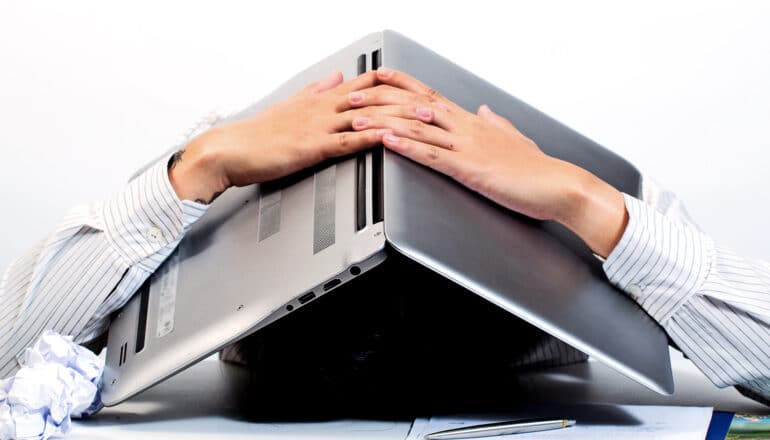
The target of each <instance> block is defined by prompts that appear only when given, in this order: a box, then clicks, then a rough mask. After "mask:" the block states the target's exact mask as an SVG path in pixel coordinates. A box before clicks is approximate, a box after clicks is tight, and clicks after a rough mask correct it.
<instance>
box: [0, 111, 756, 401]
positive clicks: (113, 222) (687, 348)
mask: <svg viewBox="0 0 770 440" xmlns="http://www.w3.org/2000/svg"><path fill="white" fill-rule="evenodd" d="M223 118H224V116H222V115H217V114H212V115H209V116H208V117H206V118H204V119H203V120H201V121H199V123H198V124H196V125H195V126H194V127H193V128H192V129H191V130H190V131H189V132H188V133H186V135H185V136H183V137H182V139H181V140H180V143H179V146H182V145H184V144H185V143H186V142H187V141H189V140H190V139H192V138H193V137H194V136H196V135H197V134H199V133H201V132H203V131H205V130H207V129H208V128H211V127H212V126H213V125H215V124H216V123H218V122H219V121H221V120H222V119H223ZM168 159H169V158H168V157H164V158H162V159H161V160H159V161H158V162H157V163H155V164H154V165H153V166H152V167H151V168H149V169H147V170H145V171H144V172H143V173H142V174H140V175H139V176H138V177H137V178H135V179H134V180H132V181H131V182H130V183H129V184H128V185H127V187H126V188H125V189H124V190H122V191H121V192H118V193H117V194H115V195H114V196H113V197H111V198H110V199H108V200H107V201H105V202H103V203H96V204H93V205H90V206H81V207H76V208H74V209H72V210H71V211H70V212H69V213H68V214H67V216H66V217H65V218H64V219H63V220H62V222H61V223H60V224H59V226H58V227H57V228H56V230H55V231H54V232H53V233H52V234H51V235H50V236H49V237H47V238H46V239H45V240H44V241H43V242H41V243H40V244H39V245H37V246H36V247H34V248H33V249H31V250H30V251H29V252H27V254H25V255H23V256H21V257H20V258H18V259H17V260H15V261H14V262H13V263H11V264H10V266H9V267H8V268H7V269H6V270H5V272H4V274H3V276H2V279H1V280H0V378H2V377H7V376H10V375H11V374H13V373H14V372H15V371H16V369H17V368H18V361H17V359H18V358H19V356H20V355H21V354H22V353H23V351H24V349H25V348H26V347H28V346H30V345H31V344H32V342H33V341H34V340H35V339H36V338H37V337H38V335H40V333H41V332H42V331H43V330H46V329H52V330H54V331H57V332H59V333H61V334H70V335H73V336H74V337H75V341H76V342H80V343H84V342H88V341H90V340H92V339H94V338H96V337H98V336H100V335H102V334H103V333H104V332H105V330H106V329H107V326H108V319H109V318H108V317H109V315H110V314H111V313H112V312H114V311H115V310H118V309H119V308H121V307H122V306H123V305H124V304H125V303H126V302H127V301H128V300H129V299H130V298H131V296H132V295H133V293H134V292H135V291H136V290H137V289H138V288H139V287H140V286H141V285H142V283H143V282H144V281H145V280H146V279H147V278H148V277H149V276H150V275H151V274H152V273H153V272H154V271H155V270H156V269H157V268H158V267H159V266H160V265H161V263H163V261H164V260H165V259H166V258H167V257H168V256H169V255H170V254H171V253H172V252H173V250H174V249H175V248H176V246H177V244H178V243H179V241H180V240H181V239H182V237H183V236H184V234H185V233H186V232H187V231H188V230H189V229H190V227H191V226H192V225H193V223H194V222H195V221H196V220H197V219H199V218H200V217H201V216H202V215H203V214H204V213H205V212H206V208H207V207H206V206H205V205H202V204H199V203H195V202H191V201H188V200H179V198H178V197H177V195H176V193H175V191H174V189H173V187H172V186H171V184H170V182H169V178H168V171H167V163H168ZM624 197H625V203H626V209H627V211H628V214H629V223H628V226H627V227H626V230H625V231H624V233H623V235H622V237H621V239H620V242H619V243H618V245H617V246H616V247H615V249H613V251H612V252H611V254H610V255H609V256H608V257H607V259H606V260H605V262H604V270H605V272H606V274H607V277H608V279H609V280H610V282H612V283H613V284H615V285H616V286H618V287H619V288H620V289H622V290H623V291H625V292H626V293H627V294H629V295H630V296H631V297H632V298H633V299H634V300H636V301H637V302H638V303H639V304H640V305H641V307H643V308H644V309H645V310H646V311H647V312H648V313H649V314H650V316H652V317H653V318H654V319H656V320H657V321H658V322H659V323H660V324H661V325H662V326H663V327H664V328H665V329H666V331H667V332H668V334H669V336H670V338H671V340H672V341H673V342H674V343H675V344H676V345H677V346H678V348H679V349H681V350H682V352H683V353H684V354H685V355H687V356H688V357H689V358H690V359H691V360H692V361H693V362H694V363H695V364H696V365H697V366H698V367H699V368H700V370H701V371H702V372H703V373H704V374H705V375H706V376H707V377H708V378H709V379H711V381H712V382H713V383H714V384H715V385H717V386H719V387H726V386H737V387H738V389H739V390H741V391H742V392H744V394H747V395H749V396H750V397H753V398H756V399H759V400H765V401H766V402H767V400H770V264H768V263H765V262H762V261H756V260H751V259H748V258H742V257H740V256H738V255H736V254H735V253H734V252H732V251H730V250H728V249H726V248H723V247H720V246H717V245H715V244H714V242H713V241H712V240H711V239H710V238H709V237H708V236H707V235H705V234H703V233H702V232H701V231H700V230H699V229H698V227H697V226H696V225H695V224H694V223H693V221H692V220H691V218H690V216H689V215H688V214H687V212H686V211H685V209H684V207H683V205H682V203H681V202H680V201H679V200H678V199H677V198H676V197H675V196H674V195H673V194H672V193H670V192H667V191H663V190H662V189H661V188H660V187H659V186H658V185H657V184H656V183H655V182H653V181H652V180H649V179H646V178H645V179H643V191H642V199H643V200H639V199H637V198H634V197H632V196H629V195H624ZM546 345H548V346H549V348H548V349H543V350H539V351H538V352H539V353H549V352H550V353H551V355H553V354H554V353H556V354H557V355H559V353H563V355H561V356H562V357H565V361H566V362H573V361H575V360H580V359H582V354H581V353H579V352H577V351H576V350H574V349H571V348H570V347H568V346H566V344H563V343H561V342H560V341H557V340H555V339H553V340H552V343H548V342H546ZM543 357H544V358H545V357H548V356H546V355H543ZM551 357H552V356H551ZM537 358H538V356H537V354H536V353H533V354H531V355H529V358H528V360H527V363H534V364H537V363H538V359H537ZM550 364H552V363H550Z"/></svg>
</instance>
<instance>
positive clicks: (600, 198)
mask: <svg viewBox="0 0 770 440" xmlns="http://www.w3.org/2000/svg"><path fill="white" fill-rule="evenodd" d="M377 74H378V77H379V80H380V82H382V83H384V84H386V86H384V87H391V88H395V90H399V91H400V92H399V94H400V95H403V93H404V91H408V92H411V93H413V94H415V95H416V96H421V97H423V99H426V100H428V101H429V102H430V104H429V105H430V108H431V110H432V112H433V117H432V123H425V122H424V121H415V120H408V119H405V118H399V117H393V116H373V117H370V118H369V119H368V121H367V123H366V124H354V127H355V128H357V129H361V130H371V129H381V128H390V129H392V130H393V134H387V135H385V136H383V144H384V145H385V146H386V147H387V148H389V149H391V150H393V151H395V152H397V153H400V154H402V155H404V156H406V157H409V158H410V159H412V160H415V161H417V162H419V163H422V164H423V165H427V166H429V167H431V168H434V169H436V170H437V171H440V172H442V173H444V174H447V175H448V176H450V177H452V178H454V179H455V180H457V181H459V182H460V183H462V184H463V185H465V186H467V187H469V188H470V189H472V190H474V191H477V192H479V193H481V194H482V195H484V196H486V197H488V198H490V199H492V200H494V201H495V202H497V203H499V204H501V205H503V206H505V207H507V208H509V209H511V210H514V211H517V212H519V213H522V214H524V215H527V216H530V217H534V218H537V219H541V220H554V221H557V222H559V223H561V224H563V225H564V226H566V227H567V228H569V229H571V230H572V231H573V232H575V233H576V234H577V235H578V236H580V237H581V238H582V239H583V241H585V242H586V244H588V246H589V247H591V249H593V250H594V252H596V253H597V254H599V255H602V256H606V255H608V254H609V252H610V251H611V250H612V249H613V248H614V246H615V244H616V243H617V241H618V240H619V239H620V236H621V235H622V232H623V230H624V229H625V225H626V222H627V215H626V210H625V204H624V199H623V195H622V194H621V193H620V192H619V191H618V190H616V189H615V188H613V187H612V186H611V185H609V184H607V183H606V182H604V181H602V180H601V179H599V178H598V177H596V176H594V175H593V174H591V173H589V172H588V171H586V170H584V169H582V168H580V167H578V166H576V165H573V164H571V163H569V162H565V161H562V160H559V159H557V158H555V157H552V156H549V155H547V154H545V153H544V152H543V151H542V150H541V149H540V148H539V147H538V146H537V145H536V144H535V142H533V141H532V140H531V139H529V138H528V137H527V136H525V135H524V134H523V133H521V132H520V131H519V130H518V129H516V127H515V126H514V125H513V124H512V123H511V122H510V121H508V120H507V119H505V118H503V117H502V116H499V115H497V114H495V113H493V112H492V110H490V109H489V107H487V106H485V105H484V106H481V107H480V108H479V109H478V112H477V113H471V112H469V111H466V110H465V109H463V108H462V107H460V106H459V105H457V104H455V103H453V102H451V101H450V100H448V99H446V98H445V97H443V96H441V95H440V94H439V93H438V92H436V90H434V89H431V88H430V87H429V86H427V85H425V84H423V83H421V82H420V81H418V80H417V79H415V78H413V77H411V76H409V75H407V74H405V73H403V72H397V71H393V70H390V69H384V68H380V69H379V70H378V71H377ZM380 87H383V86H380ZM382 90H383V91H385V90H389V89H387V88H384V89H382ZM390 95H393V94H392V93H391V94H390ZM399 99H401V100H404V99H413V98H412V97H408V98H403V97H401V98H399ZM396 102H397V101H395V100H393V99H392V98H389V97H388V96H385V94H384V93H370V94H369V95H368V96H367V99H366V100H364V101H363V102H361V103H360V105H383V104H394V103H396ZM369 108H372V107H369Z"/></svg>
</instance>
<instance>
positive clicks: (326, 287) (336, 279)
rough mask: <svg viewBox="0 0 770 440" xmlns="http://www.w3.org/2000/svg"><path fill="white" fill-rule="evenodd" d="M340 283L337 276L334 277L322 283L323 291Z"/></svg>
mask: <svg viewBox="0 0 770 440" xmlns="http://www.w3.org/2000/svg"><path fill="white" fill-rule="evenodd" d="M341 283H342V281H340V279H339V278H335V279H333V280H331V281H329V282H328V283H326V284H324V292H325V291H327V290H329V289H334V288H335V287H337V286H339V285H340V284H341Z"/></svg>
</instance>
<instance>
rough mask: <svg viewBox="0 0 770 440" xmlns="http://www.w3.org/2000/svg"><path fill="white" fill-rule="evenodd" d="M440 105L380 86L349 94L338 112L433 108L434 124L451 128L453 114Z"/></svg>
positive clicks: (406, 92) (390, 87)
mask: <svg viewBox="0 0 770 440" xmlns="http://www.w3.org/2000/svg"><path fill="white" fill-rule="evenodd" d="M440 104H441V103H432V102H431V101H430V100H429V99H427V98H426V97H424V96H421V95H418V94H416V93H413V92H410V91H407V90H403V89H399V88H396V87H392V86H388V85H379V86H376V87H371V88H368V89H363V90H357V91H354V92H351V93H349V94H348V96H347V101H346V102H344V103H342V104H341V105H340V106H339V107H338V109H337V110H338V111H340V112H343V111H347V110H350V109H351V108H361V107H370V106H383V105H411V106H414V107H415V108H418V107H419V108H431V109H432V110H433V123H434V124H436V125H438V126H440V127H443V128H447V129H448V128H451V126H452V117H451V113H450V111H449V109H448V107H447V106H446V105H440Z"/></svg>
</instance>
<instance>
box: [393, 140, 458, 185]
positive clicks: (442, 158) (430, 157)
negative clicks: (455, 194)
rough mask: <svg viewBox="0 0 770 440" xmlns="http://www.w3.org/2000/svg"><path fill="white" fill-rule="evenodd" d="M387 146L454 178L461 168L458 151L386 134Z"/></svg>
mask: <svg viewBox="0 0 770 440" xmlns="http://www.w3.org/2000/svg"><path fill="white" fill-rule="evenodd" d="M382 143H383V145H385V147H387V148H389V149H391V150H393V151H395V152H396V153H399V154H401V155H403V156H405V157H408V158H409V159H412V160H413V161H415V162H417V163H421V164H423V165H425V166H428V167H430V168H433V169H434V170H436V171H438V172H440V173H444V174H446V175H447V176H449V177H452V178H454V177H455V176H456V175H457V171H458V170H459V160H458V158H457V153H456V152H454V151H450V150H445V149H443V148H440V147H437V146H435V145H431V144H426V143H423V142H420V141H415V140H412V139H408V138H404V137H398V136H395V135H392V134H386V135H385V136H383V137H382Z"/></svg>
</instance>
